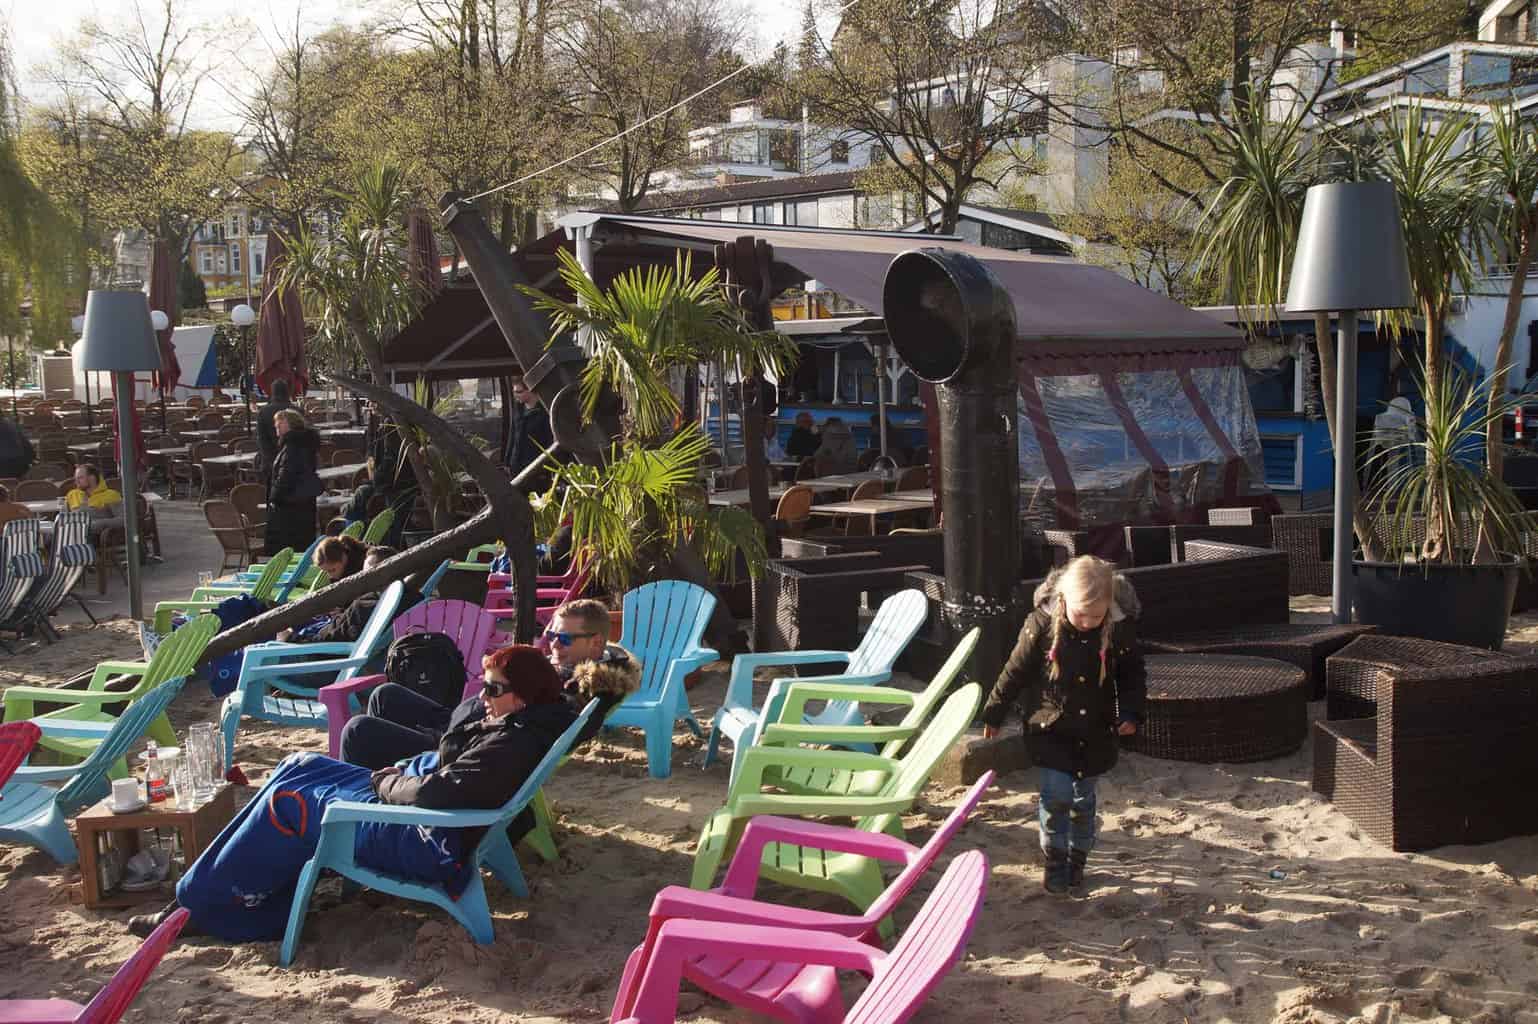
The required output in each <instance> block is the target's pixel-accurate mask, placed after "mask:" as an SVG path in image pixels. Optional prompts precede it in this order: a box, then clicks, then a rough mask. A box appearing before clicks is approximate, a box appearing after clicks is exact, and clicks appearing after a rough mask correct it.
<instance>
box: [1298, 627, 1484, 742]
mask: <svg viewBox="0 0 1538 1024" xmlns="http://www.w3.org/2000/svg"><path fill="white" fill-rule="evenodd" d="M1511 657H1512V656H1511V655H1508V654H1500V653H1497V652H1495V651H1486V650H1483V649H1481V648H1478V647H1463V646H1461V645H1459V644H1443V643H1437V642H1435V641H1432V640H1420V639H1416V638H1413V637H1401V636H1364V637H1362V638H1361V639H1359V640H1356V641H1354V642H1352V643H1351V644H1349V645H1347V646H1345V647H1343V648H1341V650H1340V651H1338V652H1337V653H1335V654H1332V655H1331V656H1330V658H1329V661H1328V663H1327V664H1326V666H1325V717H1326V718H1329V719H1331V720H1332V721H1334V720H1343V719H1351V718H1371V717H1373V715H1375V714H1377V713H1378V690H1379V688H1380V686H1381V685H1382V683H1383V682H1384V681H1385V680H1387V679H1389V678H1390V677H1392V676H1393V674H1394V673H1395V672H1396V671H1399V670H1400V669H1407V668H1413V669H1428V670H1441V671H1444V672H1454V671H1457V669H1458V668H1459V667H1460V666H1463V665H1474V664H1483V663H1486V662H1491V661H1510V660H1511Z"/></svg>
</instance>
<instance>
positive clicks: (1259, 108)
mask: <svg viewBox="0 0 1538 1024" xmlns="http://www.w3.org/2000/svg"><path fill="white" fill-rule="evenodd" d="M1265 107H1266V105H1265V104H1259V103H1257V104H1250V105H1248V106H1246V107H1244V108H1243V109H1241V110H1238V111H1236V113H1235V117H1234V120H1233V122H1232V123H1231V124H1223V125H1219V126H1217V127H1215V128H1213V129H1211V130H1210V131H1209V132H1208V135H1207V138H1208V142H1209V143H1210V144H1211V145H1212V146H1213V148H1214V149H1215V150H1216V151H1217V152H1218V153H1219V154H1221V155H1222V156H1223V157H1224V158H1225V159H1226V162H1227V164H1228V166H1229V167H1230V168H1231V170H1230V173H1229V176H1228V178H1227V179H1225V180H1224V181H1223V183H1222V184H1221V185H1220V186H1219V187H1218V188H1217V189H1216V190H1215V191H1214V192H1213V193H1212V195H1211V197H1210V198H1209V199H1208V201H1207V204H1206V208H1205V209H1204V210H1203V211H1202V215H1201V221H1200V225H1199V232H1200V233H1202V234H1205V235H1206V237H1207V242H1206V245H1205V246H1204V247H1203V249H1202V253H1201V257H1200V264H1201V267H1202V268H1203V270H1204V271H1213V272H1215V273H1216V274H1217V276H1218V279H1219V281H1220V282H1221V285H1222V287H1223V288H1224V290H1225V291H1226V293H1227V294H1228V295H1229V296H1230V297H1231V298H1232V300H1233V302H1234V303H1235V305H1237V306H1238V307H1239V309H1240V311H1241V315H1242V316H1244V317H1245V318H1247V319H1248V318H1255V319H1260V318H1272V319H1277V320H1280V315H1279V311H1280V309H1281V308H1282V305H1283V304H1284V302H1285V301H1286V290H1287V279H1288V274H1289V271H1290V269H1291V266H1292V258H1293V255H1294V253H1295V251H1296V249H1297V242H1298V225H1299V222H1300V221H1301V220H1302V218H1303V200H1304V197H1305V195H1306V194H1307V192H1308V190H1309V188H1310V187H1311V186H1313V185H1317V184H1319V183H1320V182H1322V181H1324V180H1325V178H1326V172H1325V168H1324V162H1323V158H1324V153H1325V147H1324V146H1322V145H1321V146H1316V147H1311V146H1310V145H1309V142H1308V139H1307V137H1306V135H1305V132H1304V123H1303V117H1304V114H1303V112H1302V111H1298V112H1296V113H1294V114H1291V115H1289V116H1288V117H1286V118H1284V119H1282V120H1280V121H1271V120H1269V119H1268V117H1267V115H1266V109H1265ZM1314 340H1315V342H1316V343H1317V345H1318V349H1319V390H1320V393H1321V398H1322V399H1323V404H1324V419H1325V426H1326V428H1327V429H1328V431H1329V434H1330V446H1331V449H1332V450H1333V451H1335V452H1336V453H1337V457H1339V454H1338V453H1340V452H1342V451H1343V450H1344V451H1345V452H1347V453H1348V454H1347V455H1346V457H1347V458H1351V457H1353V456H1354V452H1355V444H1354V438H1353V439H1352V442H1353V443H1351V444H1347V445H1345V446H1344V447H1343V446H1342V444H1341V439H1340V425H1339V424H1337V423H1336V416H1335V403H1336V391H1335V383H1336V378H1335V372H1336V351H1335V335H1334V333H1333V332H1332V331H1331V330H1330V315H1329V314H1328V313H1316V314H1315V315H1314ZM1347 429H1350V430H1351V431H1352V433H1353V434H1354V433H1355V428H1354V425H1351V424H1348V425H1347ZM1351 520H1352V527H1353V529H1354V530H1355V533H1356V538H1357V543H1359V544H1360V545H1362V550H1363V552H1364V553H1366V555H1367V557H1368V558H1376V557H1377V549H1378V540H1377V536H1376V534H1375V532H1374V530H1373V524H1372V520H1371V519H1369V518H1368V516H1367V514H1366V513H1365V512H1364V511H1363V509H1362V503H1361V501H1360V498H1358V499H1357V500H1356V501H1355V502H1354V503H1353V505H1352V508H1351Z"/></svg>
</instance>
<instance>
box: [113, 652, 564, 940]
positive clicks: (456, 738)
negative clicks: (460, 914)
mask: <svg viewBox="0 0 1538 1024" xmlns="http://www.w3.org/2000/svg"><path fill="white" fill-rule="evenodd" d="M482 664H483V666H484V667H485V670H486V685H485V689H483V690H482V691H481V697H480V699H479V700H478V701H466V702H465V703H463V704H461V705H459V707H457V708H455V709H454V715H453V718H452V719H451V720H450V722H449V726H448V730H447V731H446V732H445V733H444V734H443V737H442V739H440V740H439V742H438V747H437V749H436V750H431V751H428V752H426V753H423V754H419V755H417V756H416V757H413V758H412V759H411V760H410V761H408V762H406V763H405V764H404V765H402V766H391V767H388V768H381V769H378V770H376V771H370V770H369V769H367V768H363V767H360V766H358V765H351V764H346V763H345V762H342V761H335V760H332V759H331V758H329V757H324V756H322V755H320V754H312V753H299V754H291V755H289V756H288V757H286V758H284V759H283V760H282V761H281V762H279V764H278V766H277V768H276V769H275V770H274V771H273V773H272V775H271V776H270V777H269V778H268V779H267V781H266V782H265V783H264V784H263V785H262V787H261V788H260V789H259V790H257V792H256V795H255V796H254V797H253V798H252V799H251V802H250V803H248V804H247V805H246V806H245V807H244V808H243V809H242V810H241V811H240V813H239V814H237V815H236V816H235V819H234V820H233V821H232V822H231V823H230V824H229V825H228V826H226V827H225V828H224V830H223V831H221V832H220V833H219V835H218V837H217V838H216V839H215V840H214V842H213V843H212V845H210V846H209V847H208V849H206V850H204V851H203V853H202V855H201V856H199V857H198V859H197V860H196V861H194V862H193V864H192V865H191V866H190V867H189V868H188V869H187V872H186V874H184V875H183V876H182V878H181V880H180V881H179V882H178V883H177V885H176V899H175V900H174V901H173V902H172V903H171V904H170V905H169V906H167V907H166V908H165V909H163V910H161V911H160V912H159V913H156V914H145V915H141V916H138V917H133V918H130V919H129V922H128V928H129V931H130V932H132V933H133V934H135V935H140V936H144V935H148V934H149V933H150V932H152V931H153V930H154V929H155V928H156V927H158V926H159V925H160V923H161V922H162V921H164V920H165V919H166V918H167V917H169V916H170V915H171V913H173V912H174V911H175V910H176V908H177V907H186V908H187V909H188V910H189V911H190V912H191V920H190V921H189V922H188V925H189V927H190V928H193V929H196V930H197V931H198V932H202V933H204V934H207V935H211V936H214V937H216V938H219V939H222V940H224V941H226V942H257V941H263V940H268V939H277V938H281V937H282V935H283V932H284V929H285V928H286V926H287V923H288V912H289V907H290V905H291V904H292V903H293V899H294V893H295V890H296V889H297V888H298V882H299V874H300V872H301V871H302V870H303V868H304V865H305V863H306V862H308V861H309V860H310V858H311V857H313V856H314V854H315V850H316V847H317V846H318V845H319V843H320V836H321V827H320V826H321V820H322V819H323V818H324V817H325V814H326V808H327V807H328V806H329V805H330V804H331V803H333V802H334V801H337V800H361V801H364V802H365V803H382V804H404V805H409V806H412V807H426V808H431V809H434V810H452V809H462V808H476V809H492V808H496V807H500V806H501V805H502V804H505V803H506V802H507V801H508V800H510V799H511V798H512V796H513V794H514V793H516V792H517V791H518V788H519V787H520V786H521V785H523V782H524V780H525V779H527V778H528V777H529V775H530V774H532V773H533V771H534V769H535V768H536V767H538V765H539V762H540V760H541V759H542V758H543V757H544V756H545V754H546V753H548V752H549V750H550V748H551V746H552V745H554V743H555V741H556V740H557V739H559V738H560V736H561V734H562V733H563V732H565V731H566V729H567V728H569V727H570V726H571V724H572V723H573V722H574V721H576V719H577V712H576V711H574V710H573V709H572V707H571V705H570V704H569V703H567V701H565V700H564V699H563V698H562V694H561V678H560V675H559V674H558V673H557V672H556V671H555V668H554V666H552V665H551V664H550V662H549V660H548V659H547V658H546V657H545V655H544V653H543V652H541V651H539V650H538V649H537V648H534V647H527V646H522V645H514V646H511V647H504V648H502V649H501V650H499V651H495V652H493V653H491V654H488V655H487V656H486V657H485V659H484V660H483V661H482ZM483 833H484V829H480V828H466V829H459V828H419V827H417V826H415V825H396V824H386V823H382V822H370V823H367V824H363V825H360V826H359V827H358V829H357V837H356V839H355V842H354V847H353V855H354V857H355V858H356V860H357V862H358V863H359V864H361V865H364V866H366V867H371V868H374V869H376V870H379V871H382V872H385V873H388V874H390V875H393V876H395V877H398V878H405V879H410V880H412V881H417V882H424V883H428V884H434V885H439V886H442V887H443V889H444V891H445V892H447V893H448V895H449V896H450V897H451V898H455V899H457V898H458V897H459V894H460V893H462V892H463V891H464V889H465V886H466V885H468V884H469V882H470V879H471V877H472V875H473V873H474V872H475V871H476V870H477V869H476V866H475V864H474V862H473V858H472V857H471V854H472V853H473V851H474V850H475V846H476V844H477V843H478V842H479V841H480V839H481V836H482V834H483Z"/></svg>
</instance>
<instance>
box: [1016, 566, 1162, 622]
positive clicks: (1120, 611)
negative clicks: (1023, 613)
mask: <svg viewBox="0 0 1538 1024" xmlns="http://www.w3.org/2000/svg"><path fill="white" fill-rule="evenodd" d="M1062 578H1063V570H1062V569H1061V568H1057V569H1053V570H1052V571H1051V572H1050V573H1048V574H1047V578H1046V579H1044V580H1042V581H1041V583H1040V584H1039V585H1038V586H1037V587H1036V594H1035V596H1034V598H1033V600H1034V601H1035V603H1036V607H1037V608H1040V609H1041V610H1042V611H1044V612H1046V614H1047V617H1048V618H1050V617H1051V616H1052V612H1053V607H1052V599H1053V598H1055V597H1057V588H1058V583H1059V582H1060V581H1061V580H1062ZM1113 594H1114V597H1113V599H1112V601H1111V621H1112V622H1120V621H1122V620H1123V619H1133V620H1136V619H1137V618H1138V617H1139V616H1141V615H1142V614H1143V604H1142V602H1141V601H1139V600H1138V597H1137V590H1136V589H1134V588H1133V586H1132V581H1131V580H1129V579H1127V577H1125V576H1123V575H1122V574H1121V573H1117V574H1116V587H1115V590H1114V591H1113Z"/></svg>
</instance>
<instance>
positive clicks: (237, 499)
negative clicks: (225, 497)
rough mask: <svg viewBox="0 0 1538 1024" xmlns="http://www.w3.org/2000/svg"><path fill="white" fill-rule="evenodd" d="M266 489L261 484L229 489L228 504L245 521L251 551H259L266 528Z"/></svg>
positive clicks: (237, 486)
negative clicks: (236, 510)
mask: <svg viewBox="0 0 1538 1024" xmlns="http://www.w3.org/2000/svg"><path fill="white" fill-rule="evenodd" d="M266 502H267V488H266V487H263V486H262V485H261V484H236V485H235V486H234V487H232V488H230V504H231V505H234V506H235V508H236V509H238V510H239V511H240V514H241V515H242V516H243V517H245V520H246V535H247V536H248V537H250V539H251V550H252V551H260V550H261V547H262V537H263V536H264V532H265V530H266V526H267V505H266Z"/></svg>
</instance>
